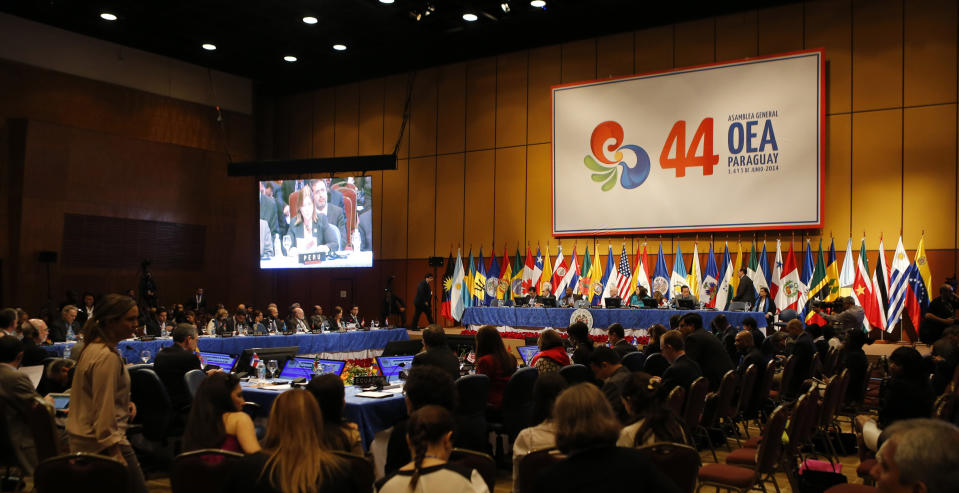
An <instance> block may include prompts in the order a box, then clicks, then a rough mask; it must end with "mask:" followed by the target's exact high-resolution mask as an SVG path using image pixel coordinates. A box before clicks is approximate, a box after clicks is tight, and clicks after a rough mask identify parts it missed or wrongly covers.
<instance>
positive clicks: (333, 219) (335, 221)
mask: <svg viewBox="0 0 959 493" xmlns="http://www.w3.org/2000/svg"><path fill="white" fill-rule="evenodd" d="M322 215H323V214H320V216H322ZM326 222H327V223H328V224H329V225H330V226H333V227H334V228H336V231H337V233H338V235H337V236H338V240H339V248H335V250H342V249H343V247H345V246H346V244H347V243H348V242H349V241H350V239H349V238H347V237H346V213H345V212H343V207H341V206H337V205H333V204H326Z"/></svg>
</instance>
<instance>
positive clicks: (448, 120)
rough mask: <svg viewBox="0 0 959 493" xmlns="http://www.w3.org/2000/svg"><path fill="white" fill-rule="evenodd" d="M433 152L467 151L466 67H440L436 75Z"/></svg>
mask: <svg viewBox="0 0 959 493" xmlns="http://www.w3.org/2000/svg"><path fill="white" fill-rule="evenodd" d="M436 85H437V103H436V107H437V108H442V111H438V112H437V115H436V118H437V123H436V152H437V153H438V154H448V153H451V152H463V151H464V150H466V64H465V63H457V64H453V65H446V66H443V67H440V68H439V69H438V70H437V73H436Z"/></svg>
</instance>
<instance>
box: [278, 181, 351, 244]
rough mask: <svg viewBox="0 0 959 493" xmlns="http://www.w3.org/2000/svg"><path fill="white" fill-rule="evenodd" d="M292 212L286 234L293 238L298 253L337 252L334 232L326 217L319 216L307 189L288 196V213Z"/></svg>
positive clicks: (337, 242)
mask: <svg viewBox="0 0 959 493" xmlns="http://www.w3.org/2000/svg"><path fill="white" fill-rule="evenodd" d="M294 210H295V211H296V212H295V214H293V216H295V218H294V219H293V224H292V225H290V231H289V233H288V234H289V235H290V236H291V237H292V238H293V243H294V244H295V245H296V251H297V252H298V253H305V252H316V251H320V252H322V251H323V250H326V251H327V252H335V251H336V250H338V247H339V241H338V240H337V235H336V232H335V231H334V230H333V227H332V226H331V225H330V224H329V222H328V221H327V218H326V216H323V215H321V214H319V212H318V211H317V209H316V207H314V205H313V194H311V193H310V189H309V188H308V187H307V188H303V189H301V190H300V191H299V192H297V193H294V194H293V195H291V196H290V211H291V212H293V211H294Z"/></svg>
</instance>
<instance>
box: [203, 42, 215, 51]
mask: <svg viewBox="0 0 959 493" xmlns="http://www.w3.org/2000/svg"><path fill="white" fill-rule="evenodd" d="M203 49H204V50H206V51H213V50H215V49H216V45H215V44H211V43H203Z"/></svg>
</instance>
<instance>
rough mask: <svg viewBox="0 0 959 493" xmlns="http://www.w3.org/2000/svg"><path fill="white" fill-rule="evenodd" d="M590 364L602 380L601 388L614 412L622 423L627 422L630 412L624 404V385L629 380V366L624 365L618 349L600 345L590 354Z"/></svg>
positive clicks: (594, 372)
mask: <svg viewBox="0 0 959 493" xmlns="http://www.w3.org/2000/svg"><path fill="white" fill-rule="evenodd" d="M589 366H590V368H591V369H592V370H593V375H595V376H596V379H597V380H599V381H600V382H602V386H601V389H602V391H603V394H604V395H605V396H606V400H607V401H608V402H609V404H610V406H612V408H613V414H615V415H616V418H617V419H619V421H620V423H624V424H625V423H626V422H627V420H628V419H629V413H628V412H627V411H626V406H624V405H623V386H625V385H626V381H627V380H629V376H630V372H629V368H626V367H625V366H623V365H622V363H621V362H620V359H619V354H618V353H616V351H614V350H612V349H610V348H608V347H605V346H600V347H598V348H596V349H595V350H593V352H592V353H591V354H590V355H589Z"/></svg>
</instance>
